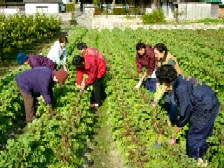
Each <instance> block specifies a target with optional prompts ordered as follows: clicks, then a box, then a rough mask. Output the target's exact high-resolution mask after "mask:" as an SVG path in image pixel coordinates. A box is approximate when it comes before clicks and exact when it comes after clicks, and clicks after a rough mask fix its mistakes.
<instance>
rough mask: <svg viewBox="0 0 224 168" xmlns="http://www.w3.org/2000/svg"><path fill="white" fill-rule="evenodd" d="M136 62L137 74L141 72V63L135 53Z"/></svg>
mask: <svg viewBox="0 0 224 168" xmlns="http://www.w3.org/2000/svg"><path fill="white" fill-rule="evenodd" d="M136 64H137V70H138V74H140V73H142V64H141V63H140V61H139V58H138V54H136Z"/></svg>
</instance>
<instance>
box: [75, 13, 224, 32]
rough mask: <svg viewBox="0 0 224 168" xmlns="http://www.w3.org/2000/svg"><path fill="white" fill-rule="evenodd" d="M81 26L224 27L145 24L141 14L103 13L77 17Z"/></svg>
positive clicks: (223, 26)
mask: <svg viewBox="0 0 224 168" xmlns="http://www.w3.org/2000/svg"><path fill="white" fill-rule="evenodd" d="M76 20H77V22H78V25H79V26H85V27H87V28H89V29H97V30H102V29H113V28H120V29H125V28H131V29H134V30H136V29H138V28H143V29H192V30H195V29H220V28H222V29H223V28H224V24H222V25H212V24H209V25H206V24H201V23H195V24H190V25H175V24H174V25H167V24H164V25H143V24H142V20H141V18H140V16H132V17H131V18H127V16H121V15H117V16H115V15H101V16H88V15H80V16H78V17H76Z"/></svg>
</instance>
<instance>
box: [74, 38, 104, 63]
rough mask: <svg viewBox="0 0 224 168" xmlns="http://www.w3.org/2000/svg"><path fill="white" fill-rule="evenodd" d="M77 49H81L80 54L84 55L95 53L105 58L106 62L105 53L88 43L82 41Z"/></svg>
mask: <svg viewBox="0 0 224 168" xmlns="http://www.w3.org/2000/svg"><path fill="white" fill-rule="evenodd" d="M77 49H78V50H79V52H80V54H81V55H82V56H85V55H94V56H96V57H98V58H101V59H103V60H104V61H105V62H106V59H105V57H104V56H103V54H102V53H101V52H99V51H98V50H97V49H95V48H92V47H90V46H87V45H86V43H83V42H80V43H78V44H77Z"/></svg>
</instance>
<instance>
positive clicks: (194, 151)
mask: <svg viewBox="0 0 224 168" xmlns="http://www.w3.org/2000/svg"><path fill="white" fill-rule="evenodd" d="M218 111H219V105H217V106H216V107H215V108H214V109H213V114H214V115H213V116H212V118H211V119H210V120H209V122H208V124H207V125H206V126H205V127H203V128H201V129H199V128H198V127H196V126H194V125H193V123H192V126H191V127H190V129H189V131H188V137H187V153H188V156H189V157H192V158H195V159H198V158H203V156H204V155H205V154H206V151H207V148H208V144H207V142H206V140H207V138H208V137H209V136H211V135H212V132H213V128H214V122H215V118H216V116H217V114H218Z"/></svg>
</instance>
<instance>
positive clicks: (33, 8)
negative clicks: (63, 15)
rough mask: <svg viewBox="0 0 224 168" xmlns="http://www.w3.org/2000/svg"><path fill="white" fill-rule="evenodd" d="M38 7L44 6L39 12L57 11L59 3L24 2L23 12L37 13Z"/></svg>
mask: <svg viewBox="0 0 224 168" xmlns="http://www.w3.org/2000/svg"><path fill="white" fill-rule="evenodd" d="M38 7H46V9H43V10H42V11H43V12H39V13H59V11H60V10H59V9H60V6H59V4H47V3H46V4H33V3H32V4H25V13H37V10H38V9H37V8H38Z"/></svg>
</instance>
